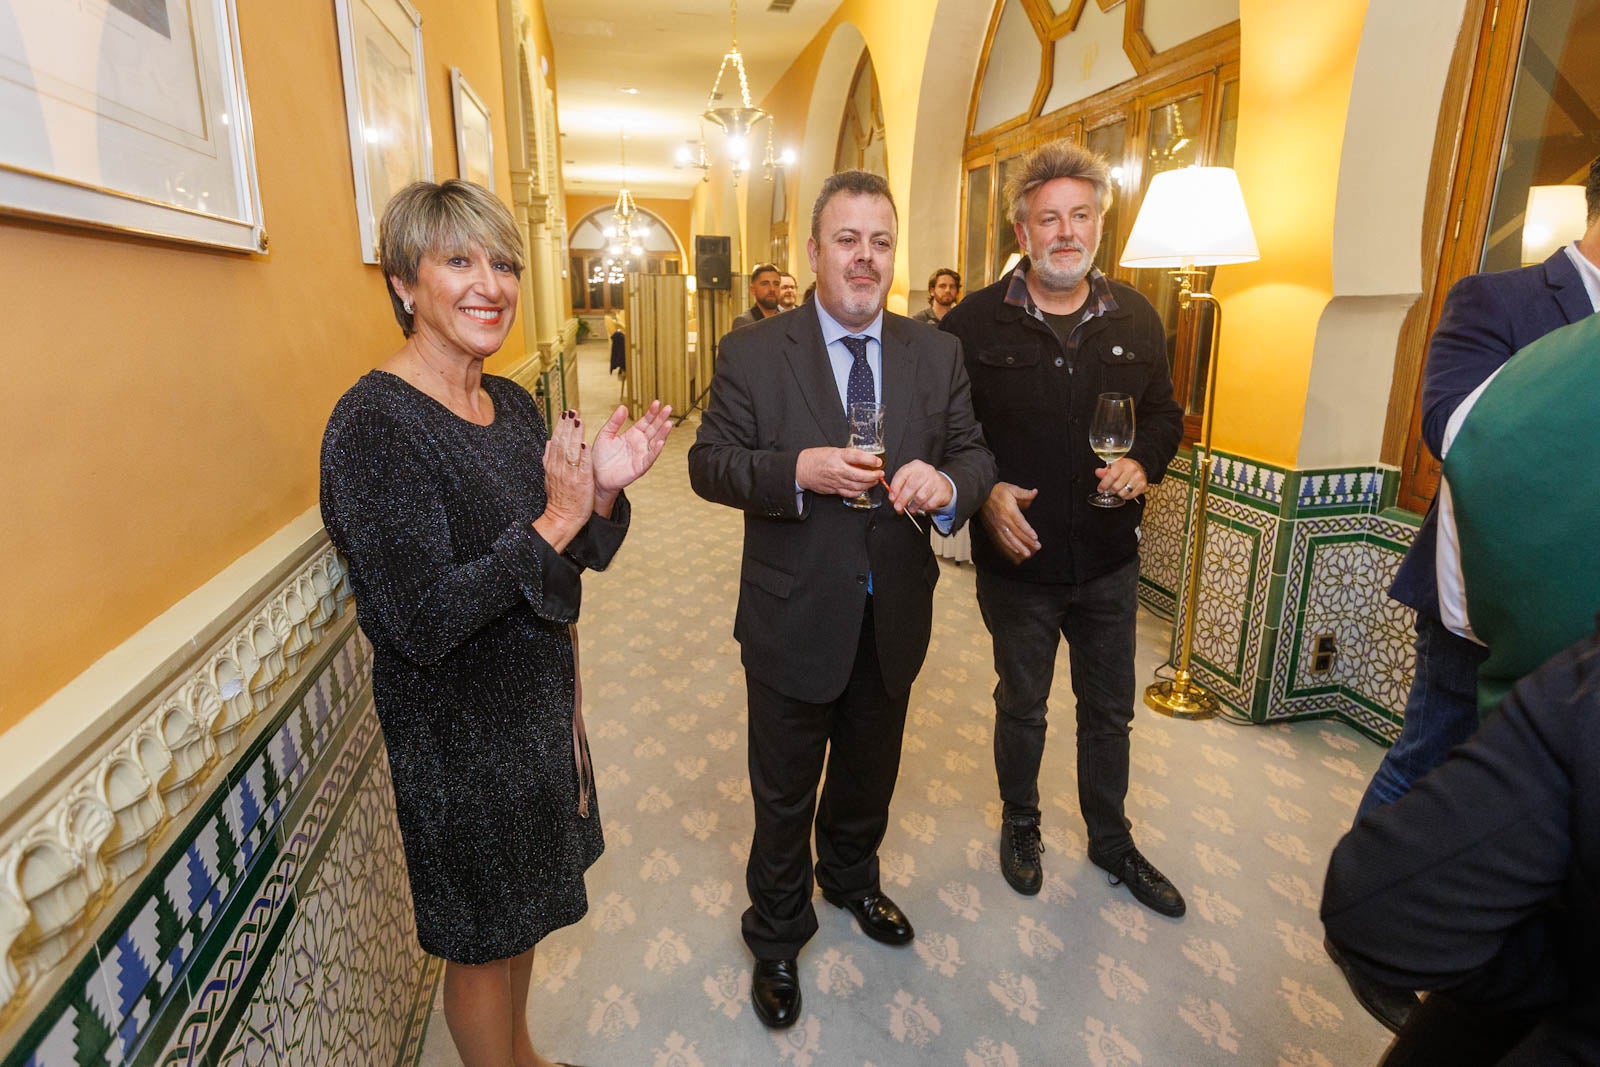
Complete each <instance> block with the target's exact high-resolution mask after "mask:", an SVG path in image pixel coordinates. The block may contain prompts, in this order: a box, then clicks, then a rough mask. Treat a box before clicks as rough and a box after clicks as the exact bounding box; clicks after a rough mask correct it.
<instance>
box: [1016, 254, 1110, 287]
mask: <svg viewBox="0 0 1600 1067" xmlns="http://www.w3.org/2000/svg"><path fill="white" fill-rule="evenodd" d="M1096 251H1098V249H1094V248H1091V249H1089V250H1088V251H1087V252H1085V253H1084V254H1083V260H1082V262H1083V267H1082V268H1081V269H1078V270H1057V269H1056V268H1055V267H1054V266H1052V265H1051V264H1050V262H1049V260H1048V259H1044V260H1039V259H1034V258H1033V250H1032V249H1029V250H1028V266H1029V268H1030V269H1031V271H1032V273H1033V276H1034V277H1035V278H1036V279H1037V280H1038V282H1039V284H1040V285H1041V286H1043V287H1044V288H1046V289H1048V290H1050V291H1051V292H1052V293H1070V292H1072V290H1074V289H1076V288H1077V287H1078V286H1080V285H1082V284H1083V280H1084V279H1085V278H1087V277H1088V276H1089V272H1090V271H1091V270H1093V269H1094V254H1095V252H1096Z"/></svg>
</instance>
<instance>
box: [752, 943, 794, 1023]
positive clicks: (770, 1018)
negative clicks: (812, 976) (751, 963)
mask: <svg viewBox="0 0 1600 1067" xmlns="http://www.w3.org/2000/svg"><path fill="white" fill-rule="evenodd" d="M750 1005H751V1007H753V1008H755V1009H756V1018H757V1019H760V1020H761V1021H762V1022H763V1023H765V1024H766V1025H767V1026H769V1027H771V1028H772V1029H774V1030H786V1029H788V1028H789V1027H791V1026H793V1025H794V1021H795V1020H796V1019H798V1018H800V968H799V966H798V965H797V964H796V963H795V961H794V960H792V959H787V960H756V969H755V973H754V974H753V975H751V976H750Z"/></svg>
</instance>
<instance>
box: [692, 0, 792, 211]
mask: <svg viewBox="0 0 1600 1067" xmlns="http://www.w3.org/2000/svg"><path fill="white" fill-rule="evenodd" d="M728 23H729V27H730V34H731V37H732V43H731V44H730V45H729V47H728V50H727V52H725V53H723V56H722V64H721V65H720V66H718V67H717V77H716V79H715V80H714V81H713V82H712V83H711V92H710V94H709V95H708V96H707V97H706V109H705V110H704V111H702V112H701V113H700V120H701V123H702V125H701V128H700V139H699V140H698V141H691V142H689V143H688V144H685V145H684V146H682V147H681V148H679V149H678V159H677V162H678V166H680V167H695V168H697V169H699V171H700V174H701V179H700V180H701V181H710V180H711V158H710V155H709V153H707V151H706V138H705V126H704V123H706V122H711V123H714V124H715V125H716V126H717V128H718V129H720V130H722V132H723V133H724V134H726V135H727V150H728V160H729V163H730V165H731V169H732V174H733V181H734V184H735V185H737V184H738V183H739V179H740V178H742V177H744V176H745V175H746V174H748V173H750V171H751V169H752V168H751V164H750V136H751V131H752V130H754V129H755V126H756V124H757V123H759V122H761V121H762V120H763V119H765V120H766V123H767V144H766V151H765V152H764V153H763V154H762V157H761V163H760V167H761V176H762V177H763V178H765V179H766V180H767V181H769V182H770V181H772V180H773V179H774V178H775V177H776V176H777V172H778V170H779V169H780V168H781V167H786V166H788V165H790V164H791V163H793V162H794V160H795V155H794V152H792V151H790V150H789V149H784V150H783V151H782V152H778V151H777V149H776V146H775V145H774V143H773V125H774V122H773V118H772V116H771V115H769V114H767V113H766V112H765V111H763V110H762V109H761V108H759V107H756V106H755V104H753V103H752V102H751V100H750V79H749V77H748V76H747V75H746V74H745V69H744V56H743V55H741V54H740V52H739V0H729V2H728ZM730 66H731V67H732V68H733V73H734V76H735V77H737V78H738V79H739V98H738V99H737V100H736V101H733V102H732V103H730V104H728V105H722V104H721V100H722V80H723V78H725V77H727V76H728V68H729V67H730Z"/></svg>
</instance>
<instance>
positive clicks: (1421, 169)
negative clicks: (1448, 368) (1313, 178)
mask: <svg viewBox="0 0 1600 1067" xmlns="http://www.w3.org/2000/svg"><path fill="white" fill-rule="evenodd" d="M1465 15H1466V3H1465V0H1415V2H1414V3H1411V4H1406V5H1401V6H1399V7H1394V6H1388V5H1374V6H1373V7H1371V8H1369V9H1368V11H1367V16H1366V21H1365V24H1364V25H1363V27H1362V32H1361V48H1360V51H1359V53H1358V57H1357V60H1356V68H1355V76H1354V79H1353V80H1352V83H1351V87H1350V110H1349V115H1348V118H1347V121H1346V124H1345V131H1344V143H1343V147H1342V150H1341V152H1340V157H1339V184H1338V189H1337V192H1336V203H1335V208H1334V224H1333V299H1332V300H1331V301H1329V303H1328V306H1327V307H1326V308H1325V309H1324V310H1323V312H1322V316H1321V318H1320V319H1319V320H1318V323H1317V336H1316V341H1315V344H1314V347H1313V350H1312V360H1311V376H1310V381H1309V383H1308V387H1307V401H1306V411H1305V421H1304V424H1303V429H1302V431H1301V437H1300V447H1299V454H1298V456H1297V465H1298V466H1300V467H1332V466H1339V465H1342V464H1357V463H1372V462H1378V461H1386V460H1387V461H1392V462H1399V460H1400V458H1401V457H1400V456H1398V455H1396V456H1389V455H1384V454H1380V453H1383V452H1387V451H1388V449H1390V448H1395V447H1396V443H1393V442H1391V440H1390V439H1392V438H1396V437H1397V436H1398V444H1401V445H1403V437H1404V430H1403V428H1398V427H1387V430H1388V433H1387V435H1386V432H1385V431H1386V420H1388V419H1389V418H1390V415H1389V408H1390V406H1391V403H1390V402H1391V396H1392V394H1393V393H1397V392H1398V393H1404V394H1406V395H1407V396H1409V395H1410V394H1411V393H1413V392H1414V391H1415V389H1416V388H1417V378H1418V373H1419V371H1420V367H1414V368H1411V369H1410V371H1409V373H1406V372H1405V369H1404V368H1401V367H1400V366H1398V365H1397V349H1398V347H1399V341H1400V334H1401V330H1402V329H1403V327H1404V325H1405V322H1406V319H1407V316H1408V315H1410V314H1413V307H1414V305H1415V304H1416V303H1417V299H1418V297H1419V296H1421V295H1422V293H1423V292H1424V289H1425V286H1426V279H1425V278H1424V276H1423V272H1424V270H1425V264H1424V256H1423V245H1424V242H1425V241H1426V240H1427V239H1428V237H1427V235H1426V234H1424V233H1423V218H1424V215H1425V213H1426V210H1427V198H1428V193H1429V187H1428V182H1429V179H1430V176H1431V175H1430V169H1431V166H1432V161H1433V154H1434V143H1435V134H1436V131H1437V129H1438V126H1439V124H1440V121H1441V109H1442V107H1443V105H1444V94H1445V85H1446V81H1447V79H1448V75H1449V69H1450V62H1451V58H1452V56H1453V55H1454V53H1455V49H1456V42H1457V37H1458V35H1459V34H1460V32H1461V25H1462V20H1463V18H1464V17H1465ZM1396 100H1405V101H1408V106H1407V107H1403V108H1397V107H1395V106H1394V101H1396ZM1422 312H1423V313H1424V314H1425V313H1426V312H1425V309H1422ZM1385 446H1387V448H1386V447H1385Z"/></svg>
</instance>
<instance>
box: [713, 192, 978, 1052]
mask: <svg viewBox="0 0 1600 1067" xmlns="http://www.w3.org/2000/svg"><path fill="white" fill-rule="evenodd" d="M898 228H899V227H898V222H897V219H896V216H895V210H894V201H893V199H892V198H891V197H890V195H889V186H888V183H887V182H885V181H884V180H883V179H882V178H880V177H878V176H877V175H872V174H867V173H864V172H862V171H845V172H843V173H841V174H835V175H833V176H832V177H830V178H828V179H827V180H826V181H825V182H824V183H823V186H822V192H821V194H820V195H819V196H818V197H817V202H816V206H815V207H814V208H813V209H812V214H811V239H810V241H809V242H808V244H807V250H808V252H809V255H810V259H811V269H812V270H813V271H815V272H816V275H817V294H816V299H815V300H813V301H809V302H807V303H806V304H804V305H802V306H801V307H799V308H797V309H796V310H795V311H794V312H792V313H791V314H787V315H780V316H777V317H774V318H769V319H763V320H762V321H760V322H757V323H754V324H753V325H751V326H748V327H746V328H744V329H742V330H738V331H735V332H733V333H730V334H729V335H728V336H727V337H726V338H725V339H724V340H723V342H722V349H721V351H720V352H719V353H718V357H717V370H716V375H715V376H714V377H713V378H712V382H711V402H710V403H709V404H708V405H707V406H706V410H705V414H704V415H703V416H702V418H701V422H700V433H699V435H698V437H697V438H696V440H695V443H694V446H693V447H692V448H690V449H689V481H690V484H691V485H693V487H694V490H695V492H696V493H698V494H700V495H701V496H702V497H704V498H706V499H707V500H710V501H713V502H715V503H718V504H726V505H728V506H730V507H735V508H738V509H739V510H740V511H742V512H743V513H744V562H743V567H742V568H741V573H740V582H739V606H738V609H737V615H736V617H735V619H734V627H733V633H734V636H735V637H736V638H737V639H738V640H739V644H740V646H741V651H742V655H743V662H744V670H745V685H746V692H747V696H748V700H749V722H748V726H747V732H748V738H749V750H750V752H749V759H750V793H751V799H752V800H753V802H754V806H755V833H754V837H753V839H752V842H751V847H750V860H749V864H748V866H747V868H746V871H745V885H746V888H747V890H748V891H749V893H750V907H749V909H748V910H746V911H745V913H744V917H743V920H742V927H743V933H744V939H745V943H746V944H747V945H748V946H749V948H750V951H751V954H752V955H754V956H755V958H756V965H755V968H754V972H753V974H752V976H751V985H750V998H751V1003H752V1005H753V1006H754V1008H755V1012H756V1016H757V1017H758V1018H759V1019H760V1020H761V1021H762V1022H763V1023H765V1024H766V1025H767V1026H770V1027H774V1028H782V1027H787V1026H791V1025H793V1024H794V1022H795V1020H796V1019H797V1018H798V1017H799V1014H800V1005H801V997H800V977H799V971H798V969H797V959H796V957H797V956H798V955H799V952H800V949H801V947H802V946H803V945H804V944H805V943H806V941H807V940H809V939H810V937H811V935H812V934H814V933H815V932H816V930H817V917H816V912H815V910H814V909H813V907H812V903H811V893H812V879H813V876H814V877H815V880H816V882H817V883H819V884H820V885H821V887H822V895H823V898H824V899H825V900H827V901H828V902H829V903H830V904H833V905H835V906H837V907H841V908H846V909H848V910H849V911H850V913H851V914H852V915H854V916H855V919H856V923H857V924H858V925H859V926H860V928H861V930H862V932H863V933H865V934H866V935H867V936H868V937H871V938H874V939H875V940H878V941H882V942H885V943H887V944H892V945H904V944H907V943H909V942H910V941H911V940H912V938H913V937H914V931H913V929H912V926H911V923H910V921H909V920H908V919H907V918H906V916H905V914H904V913H903V912H902V911H901V910H900V909H899V907H897V906H896V905H895V903H894V901H892V900H890V899H889V897H888V895H887V894H885V893H884V892H883V887H882V885H881V883H880V881H879V877H878V846H879V844H880V843H881V842H882V840H883V835H884V832H885V830H886V829H887V827H888V822H889V801H890V798H891V797H892V796H893V793H894V784H895V778H896V777H897V775H898V772H899V767H900V740H901V734H902V732H903V730H904V727H905V718H906V707H907V703H908V701H909V699H910V691H911V683H912V682H913V680H914V679H915V678H916V676H917V671H918V670H919V669H921V667H922V661H923V659H924V657H925V656H926V655H927V651H928V638H929V634H930V632H931V627H932V617H933V587H934V583H936V582H937V581H938V578H939V564H938V562H937V561H936V560H935V559H934V556H933V552H932V549H931V548H930V547H929V544H928V534H927V531H926V530H925V529H924V528H923V527H922V526H919V525H917V524H915V523H914V522H913V520H912V518H910V517H909V516H910V515H911V514H912V513H914V512H919V511H920V512H923V513H924V515H925V521H931V522H932V523H933V524H934V525H935V526H936V528H938V529H939V530H940V531H941V532H942V533H945V534H949V533H951V532H953V531H954V530H955V528H956V527H958V526H959V525H960V524H961V523H962V522H965V521H966V520H967V519H968V518H970V517H971V516H972V514H973V513H974V512H975V511H977V509H978V508H979V506H980V505H981V504H982V503H983V501H984V498H985V497H987V496H988V495H989V488H990V486H991V485H992V484H993V482H994V476H995V465H994V457H993V456H992V455H991V454H990V453H989V450H988V449H987V448H986V447H985V446H984V443H983V433H982V431H981V430H980V429H979V427H978V423H977V420H976V419H975V418H974V416H973V413H972V400H971V388H970V386H969V384H968V381H967V372H966V369H965V366H964V363H963V361H962V358H961V344H960V342H959V341H957V340H956V339H955V338H954V337H951V336H949V335H947V334H942V333H940V332H938V331H937V330H932V329H929V328H928V327H926V326H922V325H919V324H917V323H914V322H911V321H910V320H909V319H906V318H903V317H901V316H899V315H894V314H890V313H889V312H887V311H885V310H884V308H883V301H884V297H885V296H886V295H887V294H888V292H889V282H890V280H891V278H892V277H893V274H894V248H895V241H896V237H897V234H898ZM873 402H877V403H881V404H882V408H883V412H884V415H883V434H882V439H883V444H884V446H885V451H884V453H883V455H882V457H881V461H880V458H879V456H877V455H874V454H870V453H868V452H865V451H862V450H860V449H856V448H850V447H844V446H846V445H847V443H848V442H849V441H850V432H849V428H848V423H847V421H846V416H845V405H846V403H851V404H857V403H873ZM880 479H887V481H886V483H885V484H887V486H888V489H887V490H885V489H884V488H883V487H882V486H880V484H879V481H880ZM863 492H865V493H871V494H873V495H874V496H875V497H876V498H877V501H878V506H877V507H876V508H874V509H870V510H866V509H858V508H854V507H850V506H847V504H846V500H848V499H849V498H852V497H856V496H857V495H858V494H861V493H863ZM919 521H923V520H919ZM819 785H820V786H821V790H820V796H819V792H818V786H819ZM813 821H814V822H815V829H816V846H817V851H816V854H817V862H816V865H815V869H814V871H813V866H812V862H811V835H812V827H813Z"/></svg>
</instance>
